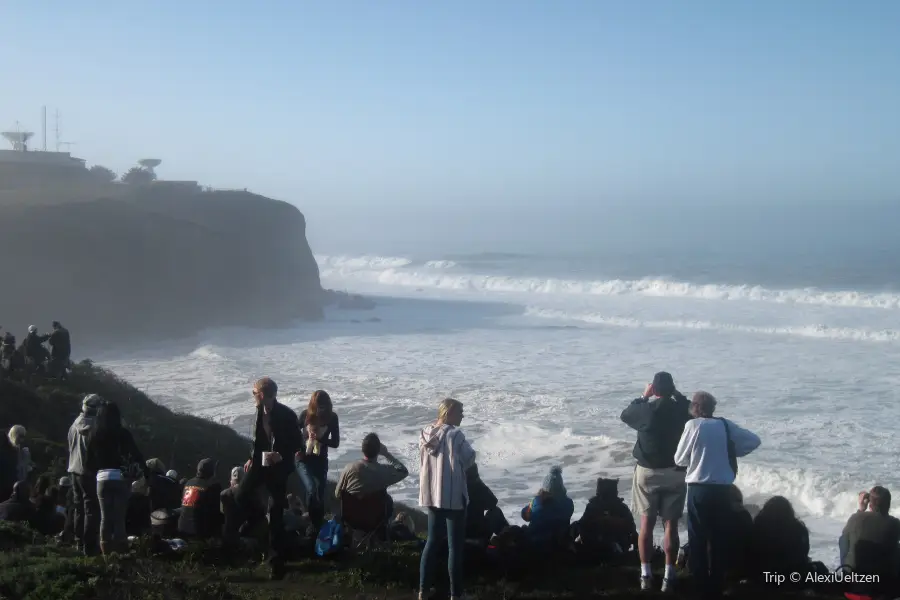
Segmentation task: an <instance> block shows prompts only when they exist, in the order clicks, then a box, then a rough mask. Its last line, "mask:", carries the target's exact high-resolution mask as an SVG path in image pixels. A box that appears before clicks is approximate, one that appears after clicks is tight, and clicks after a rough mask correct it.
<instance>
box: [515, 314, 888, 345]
mask: <svg viewBox="0 0 900 600" xmlns="http://www.w3.org/2000/svg"><path fill="white" fill-rule="evenodd" d="M525 316H528V317H537V318H542V319H554V320H559V321H581V322H584V323H593V324H597V325H606V326H609V327H628V328H632V329H640V328H647V329H694V330H705V331H724V332H741V333H753V334H761V335H787V336H800V337H811V338H821V339H836V340H855V341H862V342H898V341H900V331H894V330H891V329H884V330H881V331H875V330H869V329H854V328H849V327H830V326H828V325H803V326H796V327H759V326H753V325H735V324H732V323H713V322H710V321H686V320H673V321H641V320H639V319H631V318H627V317H609V316H605V315H601V314H597V313H588V314H572V313H568V312H565V311H561V310H549V309H543V308H538V307H533V306H529V307H526V309H525Z"/></svg>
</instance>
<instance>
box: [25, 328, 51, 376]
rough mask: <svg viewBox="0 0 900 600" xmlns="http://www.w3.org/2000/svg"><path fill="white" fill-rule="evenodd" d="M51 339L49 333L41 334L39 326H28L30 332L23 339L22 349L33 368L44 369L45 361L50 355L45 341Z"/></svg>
mask: <svg viewBox="0 0 900 600" xmlns="http://www.w3.org/2000/svg"><path fill="white" fill-rule="evenodd" d="M48 339H50V336H49V335H41V334H39V333H38V330H37V327H36V326H34V325H29V326H28V334H27V335H26V336H25V339H24V340H22V350H23V352H22V353H23V354H24V355H25V358H26V359H27V360H29V361H31V368H32V369H35V370H37V371H43V370H44V362H46V360H47V357H48V356H49V355H50V353H49V352H47V349H46V348H45V347H44V342H46V341H47V340H48Z"/></svg>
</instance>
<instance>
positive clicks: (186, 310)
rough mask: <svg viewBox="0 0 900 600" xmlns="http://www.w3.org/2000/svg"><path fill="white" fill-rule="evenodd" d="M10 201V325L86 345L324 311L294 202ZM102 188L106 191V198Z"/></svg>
mask: <svg viewBox="0 0 900 600" xmlns="http://www.w3.org/2000/svg"><path fill="white" fill-rule="evenodd" d="M83 191H84V190H80V188H79V186H74V187H70V188H68V189H58V190H51V189H40V190H35V189H32V190H7V191H5V192H3V194H2V196H0V286H2V294H0V326H2V327H3V328H4V329H5V330H9V331H12V332H13V333H15V334H16V335H17V336H21V335H23V334H24V330H25V328H26V327H27V326H28V325H30V324H36V325H38V326H39V328H40V329H41V330H45V329H47V328H49V324H50V321H51V320H59V321H61V322H62V323H63V324H64V325H66V326H67V327H68V328H69V329H70V330H71V331H72V332H73V335H74V336H75V339H76V340H77V341H78V343H93V342H101V341H102V342H108V341H123V342H130V341H136V340H140V339H146V338H148V337H149V338H156V339H163V338H169V337H181V336H188V335H191V334H193V333H196V332H198V331H200V330H202V329H205V328H210V327H220V326H258V327H268V326H275V325H280V324H284V323H286V322H289V321H291V320H294V319H317V318H321V316H322V305H323V302H324V295H323V292H322V288H321V285H320V283H319V270H318V266H317V265H316V262H315V259H314V258H313V255H312V251H311V250H310V248H309V244H308V243H307V241H306V220H305V218H304V216H303V214H302V213H301V212H300V211H299V210H298V209H297V208H296V207H294V206H292V205H290V204H288V203H286V202H280V201H276V200H272V199H269V198H265V197H263V196H258V195H255V194H251V193H248V192H240V191H216V192H205V191H200V190H199V188H196V189H193V188H185V189H179V188H177V187H172V186H159V185H154V184H151V185H146V186H126V185H122V184H111V185H109V186H106V187H103V188H94V189H92V190H90V191H91V193H92V196H90V197H86V194H85V193H82V192H83ZM98 193H100V194H99V195H97V194H98Z"/></svg>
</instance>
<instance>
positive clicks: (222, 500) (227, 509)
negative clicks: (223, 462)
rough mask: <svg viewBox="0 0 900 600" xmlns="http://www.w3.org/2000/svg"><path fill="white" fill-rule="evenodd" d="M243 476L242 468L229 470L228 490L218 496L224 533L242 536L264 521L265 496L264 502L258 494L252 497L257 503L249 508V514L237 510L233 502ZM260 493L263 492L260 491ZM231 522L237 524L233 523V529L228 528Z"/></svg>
mask: <svg viewBox="0 0 900 600" xmlns="http://www.w3.org/2000/svg"><path fill="white" fill-rule="evenodd" d="M244 475H245V473H244V468H243V467H240V466H239V467H234V468H233V469H231V478H230V481H229V485H228V488H227V489H226V490H225V491H223V492H222V493H221V494H219V509H220V512H221V514H222V518H223V522H224V527H225V531H238V532H239V533H240V535H242V536H243V535H245V534H247V533H248V531H249V530H250V529H251V528H253V527H255V526H256V525H258V524H262V523H264V522H265V521H266V507H265V502H266V501H268V500H267V499H268V496H267V495H266V496H265V497H266V500H265V501H263V499H262V494H259V495H256V496H254V498H256V499H257V500H258V501H257V502H256V504H255V505H254V506H252V507H251V509H250V511H249V512H245V511H241V510H240V509H239V507H238V506H237V503H236V502H235V500H234V495H235V494H236V493H237V490H238V486H240V484H241V481H243V479H244ZM262 492H265V490H262ZM232 521H239V522H238V523H235V525H234V528H231V529H230V528H229V527H230V523H231V522H232Z"/></svg>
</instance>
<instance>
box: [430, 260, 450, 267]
mask: <svg viewBox="0 0 900 600" xmlns="http://www.w3.org/2000/svg"><path fill="white" fill-rule="evenodd" d="M425 266H426V267H428V268H429V269H452V268H453V267H455V266H456V263H455V262H453V261H452V260H429V261H428V262H427V263H425Z"/></svg>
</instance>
